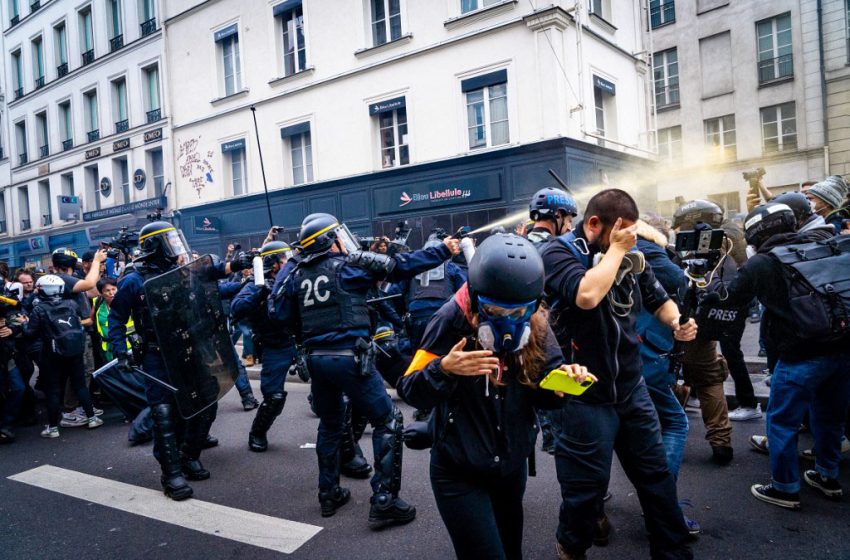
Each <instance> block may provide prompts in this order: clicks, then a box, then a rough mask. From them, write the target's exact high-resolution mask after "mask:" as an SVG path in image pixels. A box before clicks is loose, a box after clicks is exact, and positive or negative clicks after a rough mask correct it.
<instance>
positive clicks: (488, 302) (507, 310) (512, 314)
mask: <svg viewBox="0 0 850 560" xmlns="http://www.w3.org/2000/svg"><path fill="white" fill-rule="evenodd" d="M478 302H479V304H480V309H481V311H482V312H483V313H484V314H485V315H487V316H489V317H494V318H496V317H501V318H504V319H509V320H511V321H517V322H519V321H528V320H529V319H530V318H531V316H532V315H534V311H535V310H536V309H537V301H529V302H526V303H503V302H497V301H495V300H492V299H490V298H486V297H484V296H478Z"/></svg>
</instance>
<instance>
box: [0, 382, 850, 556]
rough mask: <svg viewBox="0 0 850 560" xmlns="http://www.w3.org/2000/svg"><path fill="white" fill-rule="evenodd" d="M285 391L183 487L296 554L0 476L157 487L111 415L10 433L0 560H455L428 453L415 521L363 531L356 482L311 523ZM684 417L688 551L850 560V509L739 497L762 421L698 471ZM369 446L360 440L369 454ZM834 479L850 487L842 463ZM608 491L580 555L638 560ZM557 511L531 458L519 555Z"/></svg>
mask: <svg viewBox="0 0 850 560" xmlns="http://www.w3.org/2000/svg"><path fill="white" fill-rule="evenodd" d="M254 384H255V386H256V385H257V383H256V382H254ZM287 385H288V387H287V388H288V390H289V392H290V394H289V400H288V402H287V406H286V409H285V410H284V413H283V415H282V417H280V418H279V419H278V421H277V423H276V424H275V426H274V427H273V428H272V431H271V432H270V438H269V439H270V449H269V451H268V452H266V453H263V454H255V453H250V452H249V451H248V450H247V432H248V429H249V426H250V423H251V420H252V418H253V414H252V413H246V412H243V411H242V410H241V407H240V406H239V400H238V396H237V395H236V393H235V391H234V392H231V393H230V394H229V395H228V396H227V397H225V399H224V400H223V401H222V402H221V404H220V409H219V415H218V420H217V421H216V423H215V425H214V427H213V433H214V434H215V435H216V436H218V437H219V439H220V440H221V445H220V446H219V447H217V448H215V449H212V450H209V451H206V452H205V453H204V457H203V459H204V463H205V465H206V466H207V467H208V468H209V469H210V470H211V471H212V473H213V476H212V478H211V479H210V480H208V481H204V482H196V483H193V486H194V489H195V496H196V498H197V499H200V500H204V501H207V502H212V503H215V504H221V505H226V506H230V507H233V508H238V509H241V510H246V511H250V512H256V513H261V514H266V515H270V516H273V517H279V518H284V519H288V520H293V521H300V522H303V523H310V524H313V525H318V526H321V527H323V529H322V530H321V531H320V532H319V533H318V534H317V535H316V536H315V537H313V538H312V539H310V540H309V541H308V542H307V543H306V544H304V545H303V546H301V547H300V548H299V549H297V550H296V551H295V552H294V553H293V554H291V555H285V554H282V553H278V552H274V551H271V550H268V549H264V548H260V547H257V546H252V545H247V544H242V543H239V542H235V541H231V540H228V539H225V538H221V537H217V536H212V535H207V534H203V533H199V532H196V531H193V530H189V529H186V528H183V527H180V526H176V525H172V524H168V523H164V522H160V521H157V520H153V519H148V518H145V517H141V516H138V515H135V514H132V513H126V512H123V511H118V510H116V509H113V508H110V507H106V506H102V505H97V504H94V503H90V502H87V501H84V500H80V499H77V498H72V497H69V496H66V495H63V494H60V493H56V492H52V491H48V490H44V489H41V488H37V487H33V486H30V485H27V484H23V483H21V482H17V481H12V480H9V479H8V478H7V477H9V476H11V475H15V474H16V473H20V472H22V471H27V470H29V469H32V468H34V467H38V466H40V465H45V464H49V465H54V466H58V467H62V468H65V469H70V470H74V471H78V472H81V473H87V474H90V475H96V476H99V477H104V478H108V479H110V480H115V481H120V482H124V483H128V484H132V485H137V486H141V487H146V488H152V489H157V490H158V489H159V469H158V465H157V464H156V463H155V462H154V460H153V458H152V455H151V446H150V445H146V446H142V447H135V448H130V447H128V446H127V441H126V435H127V425H126V424H123V423H122V422H121V420H120V417H116V414H115V413H114V412H111V411H109V410H108V411H107V414H106V416H105V418H106V419H107V423H106V424H105V425H104V426H103V427H101V428H99V429H97V430H95V431H88V430H85V429H81V428H76V429H63V430H62V435H61V437H60V438H58V439H53V440H45V439H41V438H40V437H39V436H38V431H39V430H38V428H36V427H31V428H21V429H19V431H18V442H17V443H15V444H13V445H9V446H4V447H0V558H3V559H16V560H18V559H29V558H38V559H42V558H43V559H54V558H55V559H67V558H74V559H78V560H83V559H100V558H104V559H105V558H110V559H114V558H119V559H122V560H130V559H135V558H140V559H142V558H143V559H145V560H150V559H158V558H181V559H194V558H197V559H210V558H251V559H252V560H253V559H265V558H284V557H287V556H289V557H291V558H293V559H320V558H321V559H326V558H334V559H335V558H345V559H350V560H357V559H363V560H380V559H402V558H403V559H405V560H415V559H420V558H422V559H425V558H439V559H444V558H452V557H453V552H452V547H451V543H450V542H449V539H448V535H447V533H446V531H445V529H444V528H443V525H442V523H441V521H440V518H439V516H438V514H437V511H436V508H435V506H434V501H433V497H432V495H431V489H430V485H429V482H428V470H427V464H428V457H427V451H418V452H414V451H406V452H405V456H404V467H405V472H404V479H403V491H402V494H403V496H404V497H405V498H406V499H408V500H409V501H411V502H412V503H414V504H415V505H416V506H417V509H418V511H419V516H418V518H417V519H416V520H415V521H414V522H413V523H411V524H409V525H407V526H404V527H394V528H390V529H386V530H383V531H379V532H375V531H372V530H370V529H369V527H368V523H367V519H366V518H367V513H368V500H369V495H370V490H369V486H368V482H367V481H363V480H350V481H344V484H346V485H347V486H348V487H349V488H351V490H352V494H353V498H352V501H351V503H350V504H349V505H347V506H345V507H344V508H343V509H342V510H340V511H339V512H338V513H337V515H336V516H334V517H332V518H329V519H323V518H322V517H321V516H320V515H319V508H318V503H317V501H316V458H315V451H314V450H313V449H301V448H300V446H301V445H303V444H305V443H313V442H315V433H316V425H317V420H316V419H315V417H313V415H312V414H311V412H310V410H309V408H308V406H307V403H306V394H307V386H305V385H300V384H294V383H292V384H289V383H288V384H287ZM255 390H257V392H258V388H255ZM401 408H402V409H403V410H404V412H405V416H406V417H408V418H409V417H410V409H409V407H407V406H406V405H404V404H403V403H401ZM690 419H691V420H692V424H693V425H692V431H691V436H690V439H689V442H688V449H687V452H686V455H685V461H684V464H683V467H682V475H681V480H680V484H679V488H680V497H681V498H688V499H690V500H691V501H692V503H693V504H694V506H695V509H694V510H693V511H692V512H691V514H692V516H693V517H695V518H696V519H698V520H699V522H700V523H701V524H702V526H703V529H704V533H703V535H702V536H701V537H700V539H699V540H698V541H697V542H696V543H695V544H694V552H695V554H696V557H697V558H710V559H715V558H717V559H725V558H736V559H737V558H742V557H747V558H758V557H768V558H769V557H777V558H783V559H793V558H808V559H819V558H835V559H838V558H850V539H848V536H850V505H848V502H850V498H847V499H845V502H839V503H835V502H830V501H827V500H826V499H825V498H823V497H822V496H820V495H819V494H817V493H815V491H813V490H811V489H809V488H804V490H803V493H802V499H803V510H802V511H801V512H791V511H786V510H782V509H779V508H776V507H773V506H769V505H766V504H762V503H761V502H757V501H756V500H755V499H754V498H752V497H751V496H750V491H749V487H750V485H751V484H753V483H755V482H764V481H766V480H767V479H768V476H769V471H768V465H767V458H766V457H765V456H763V455H759V454H757V453H755V452H752V451H750V450H749V448H748V445H747V443H746V440H747V438H748V436H749V435H750V434H753V433H763V432H764V423H763V421H754V422H750V423H745V424H736V425H735V431H734V443H735V451H736V458H735V460H734V462H733V463H732V465H731V466H728V467H717V466H714V465H713V464H711V463H710V462H709V455H710V451H709V448H708V445H707V444H706V443H705V442H704V441H703V428H702V425H701V422H700V421H699V419H698V418H697V417H696V416H690ZM368 437H369V436H368V432H367V436H366V438H364V439H365V441H366V443H368V441H369V440H368ZM804 438H808V436H804ZM807 441H809V440H808V439H804V440H803V442H804V443H805V442H807ZM364 449H366V454H367V456H369V457H371V447H370V446H369V445H364ZM841 480H842V482H843V484H844V486H845V487H847V488H850V469H848V468H847V464H846V461H845V464H843V465H842V472H841ZM611 490H612V492H613V494H614V496H613V498H612V499H611V501H609V502H608V505H607V510H608V513H609V516H610V518H611V520H612V523H613V524H614V526H615V534H614V536H613V538H612V541H611V543H610V545H609V546H608V547H605V548H594V549H592V550H591V551H590V552H589V558H592V559H594V558H598V559H603V558H605V559H607V558H611V559H613V558H617V559H630V558H646V557H648V546H647V542H646V539H645V536H644V529H643V522H642V518H641V515H640V507H639V504H638V501H637V498H636V497H635V495H634V491H633V489H632V488H631V487H630V485H629V483H628V481H627V479H626V478H625V476H624V475H623V473H622V471H621V470H620V468H619V466H618V465H615V466H614V470H613V473H612V483H611ZM558 505H559V488H558V485H557V482H556V479H555V469H554V464H553V461H552V460H551V458H550V457H549V456H548V455H543V454H539V453H538V476H537V477H536V478H531V479H529V483H528V490H527V493H526V498H525V545H524V547H525V557H526V558H531V559H537V558H544V559H545V558H550V559H551V558H555V554H554V532H555V526H556V523H557V513H558Z"/></svg>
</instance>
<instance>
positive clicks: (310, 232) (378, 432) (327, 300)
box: [270, 214, 460, 523]
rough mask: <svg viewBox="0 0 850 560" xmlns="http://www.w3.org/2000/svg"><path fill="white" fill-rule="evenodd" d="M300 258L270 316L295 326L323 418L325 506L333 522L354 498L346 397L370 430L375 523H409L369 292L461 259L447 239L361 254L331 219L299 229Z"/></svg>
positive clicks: (397, 416)
mask: <svg viewBox="0 0 850 560" xmlns="http://www.w3.org/2000/svg"><path fill="white" fill-rule="evenodd" d="M298 245H299V247H300V249H301V252H300V254H299V255H298V256H296V257H295V258H293V259H292V260H290V261H289V263H288V264H287V266H286V267H284V268H283V270H281V272H280V273H278V275H277V279H276V281H275V286H274V289H273V294H274V298H273V300H272V301H271V302H270V309H271V315H272V317H273V318H274V319H275V320H278V321H284V322H285V321H292V324H293V325H296V328H297V335H298V337H299V338H300V342H301V343H302V344H303V345H304V347H305V351H306V354H307V356H306V360H307V366H308V368H309V370H310V377H311V381H312V389H313V403H314V405H315V410H316V413H317V414H318V415H319V418H320V421H319V431H318V437H317V442H316V454H317V455H318V462H319V503H320V505H321V511H322V516H324V517H329V516H331V515H334V514H335V513H336V511H337V510H338V509H339V508H340V507H342V506H343V505H344V504H345V503H346V502H348V500H349V499H350V498H351V492H350V491H349V490H348V489H346V488H342V487H340V486H339V468H340V457H339V446H340V440H341V437H342V426H343V417H344V412H345V406H344V403H343V396H342V395H343V393H345V394H346V395H347V396H348V398H349V399H350V400H351V402H352V404H353V405H354V406H356V407H357V408H359V409H360V410H362V411H363V413H364V414H365V415H366V416H367V417H368V418H369V421H370V422H371V424H372V427H373V431H372V445H373V449H374V457H375V474H374V476H373V477H372V481H371V483H372V491H373V495H372V498H371V500H370V503H371V507H370V510H369V521H370V522H371V523H388V522H389V523H408V522H410V521H412V520H413V519H414V518H415V517H416V508H414V507H413V506H411V505H409V504H408V503H406V502H405V501H404V500H402V499H401V498H400V497H399V496H398V494H399V490H400V488H401V464H402V463H401V458H402V431H403V418H402V415H401V411H400V410H399V409H398V408H397V407H395V406H394V405H393V403H392V400H391V399H390V397H389V395H387V392H386V389H384V384H383V381H382V379H381V377H380V376H379V375H378V373H377V371H376V370H375V367H374V353H373V351H372V344H371V340H370V334H371V333H370V327H371V325H370V321H369V311H368V308H367V305H366V298H367V293H368V291H369V289H370V288H371V287H372V286H373V285H374V284H375V283H376V282H377V281H380V280H384V279H386V280H388V281H392V282H397V281H399V280H402V279H404V278H411V277H413V276H415V275H416V274H419V273H420V272H424V271H426V270H429V269H431V268H434V267H435V266H438V265H439V264H441V263H443V262H444V261H446V260H448V259H449V258H450V257H451V256H452V254H457V253H459V252H460V248H459V246H458V241H457V240H454V239H451V238H447V239H446V240H444V241H443V244H442V245H441V246H439V247H432V248H428V249H422V250H420V251H415V252H413V253H404V254H397V255H395V256H392V257H390V256H388V255H381V254H376V253H371V252H363V251H360V250H359V245H358V243H357V240H356V239H355V238H354V236H353V235H352V234H351V233H350V232H349V231H348V228H346V227H345V225H344V224H340V223H339V222H338V221H337V219H336V218H335V217H334V216H332V215H330V214H311V215H309V216H307V217H306V218H304V221H303V222H302V223H301V232H300V235H299V242H298Z"/></svg>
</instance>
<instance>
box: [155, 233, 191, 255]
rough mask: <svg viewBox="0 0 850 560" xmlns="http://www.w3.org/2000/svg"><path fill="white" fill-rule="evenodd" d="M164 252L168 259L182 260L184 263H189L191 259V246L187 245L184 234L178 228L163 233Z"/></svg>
mask: <svg viewBox="0 0 850 560" xmlns="http://www.w3.org/2000/svg"><path fill="white" fill-rule="evenodd" d="M162 251H163V253H164V254H165V256H166V257H170V258H172V259H177V260H182V261H183V262H184V263H188V262H189V260H190V257H191V253H190V252H189V244H188V243H186V239H185V238H184V237H183V232H182V231H180V230H178V229H176V228H174V229H169V230H166V231H164V232H163V234H162Z"/></svg>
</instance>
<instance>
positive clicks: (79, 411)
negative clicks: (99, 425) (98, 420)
mask: <svg viewBox="0 0 850 560" xmlns="http://www.w3.org/2000/svg"><path fill="white" fill-rule="evenodd" d="M92 408H93V409H94V415H95V416H101V415H102V414H103V411H102V410H101V409H99V408H96V407H92ZM72 414H76V415H77V416H79V417H80V418H85V417H86V411H85V410H83V407H81V406H78V407H77V408H76V409H75V410H74V412H73V413H72Z"/></svg>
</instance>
